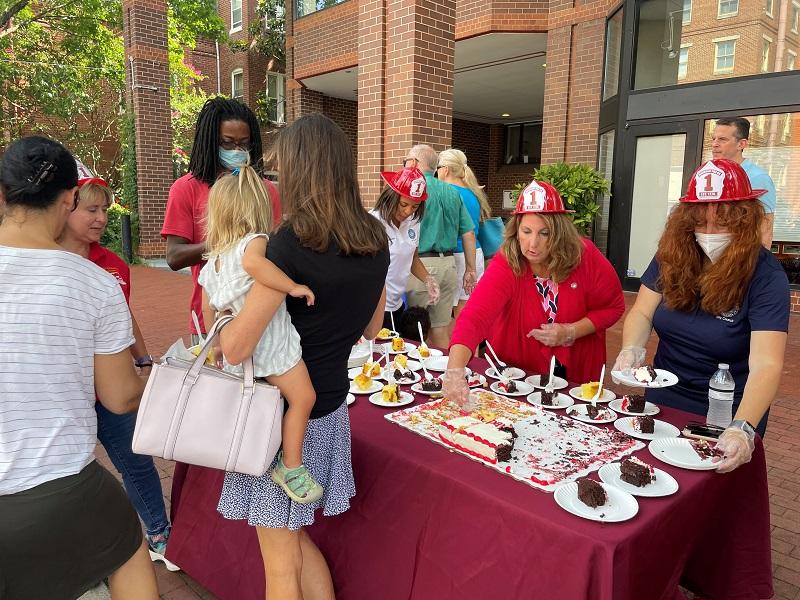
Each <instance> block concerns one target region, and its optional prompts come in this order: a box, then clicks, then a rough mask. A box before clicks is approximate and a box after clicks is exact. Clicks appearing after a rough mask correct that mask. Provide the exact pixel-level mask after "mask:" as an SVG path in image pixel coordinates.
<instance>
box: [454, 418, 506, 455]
mask: <svg viewBox="0 0 800 600" xmlns="http://www.w3.org/2000/svg"><path fill="white" fill-rule="evenodd" d="M439 435H440V436H441V437H442V439H443V440H445V441H447V442H450V443H451V444H453V445H455V446H459V447H460V448H463V449H464V450H467V451H468V452H471V453H473V454H476V455H478V456H481V457H484V458H486V460H488V461H490V462H494V461H496V460H497V447H498V446H501V445H504V444H510V443H511V439H512V436H511V433H509V432H507V431H501V430H499V429H498V428H497V427H496V426H494V425H491V424H489V423H482V422H481V421H479V420H478V419H474V418H472V417H456V418H454V419H449V420H448V421H445V422H444V423H442V424H440V425H439Z"/></svg>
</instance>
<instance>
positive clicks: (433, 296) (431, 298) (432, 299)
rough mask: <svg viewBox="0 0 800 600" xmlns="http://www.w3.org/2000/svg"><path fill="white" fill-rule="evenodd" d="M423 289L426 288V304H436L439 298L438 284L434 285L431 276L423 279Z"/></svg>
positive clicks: (434, 281)
mask: <svg viewBox="0 0 800 600" xmlns="http://www.w3.org/2000/svg"><path fill="white" fill-rule="evenodd" d="M425 287H426V288H428V304H437V303H438V302H439V298H440V297H441V292H440V291H439V284H438V283H436V280H435V279H434V278H433V275H428V276H427V277H426V278H425Z"/></svg>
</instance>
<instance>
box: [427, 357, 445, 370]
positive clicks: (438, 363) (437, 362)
mask: <svg viewBox="0 0 800 600" xmlns="http://www.w3.org/2000/svg"><path fill="white" fill-rule="evenodd" d="M448 360H450V357H449V356H431V357H430V358H424V359H422V362H423V363H425V368H426V369H428V371H442V372H444V371H447V361H448Z"/></svg>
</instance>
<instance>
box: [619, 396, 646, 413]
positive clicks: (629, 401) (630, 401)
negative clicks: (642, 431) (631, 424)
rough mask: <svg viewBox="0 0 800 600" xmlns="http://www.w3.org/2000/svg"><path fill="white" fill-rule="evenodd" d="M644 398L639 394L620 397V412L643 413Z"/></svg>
mask: <svg viewBox="0 0 800 600" xmlns="http://www.w3.org/2000/svg"><path fill="white" fill-rule="evenodd" d="M644 404H645V402H644V396H642V395H641V394H625V395H624V396H623V397H622V410H623V411H624V412H632V413H643V412H644Z"/></svg>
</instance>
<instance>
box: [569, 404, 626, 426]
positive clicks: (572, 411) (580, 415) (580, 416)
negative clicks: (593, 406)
mask: <svg viewBox="0 0 800 600" xmlns="http://www.w3.org/2000/svg"><path fill="white" fill-rule="evenodd" d="M587 406H588V404H576V405H574V406H571V407H569V408H568V409H567V414H568V415H569V416H570V417H572V418H573V419H577V420H578V421H583V422H584V423H591V424H592V425H601V424H602V423H613V422H614V421H615V420H616V418H617V413H615V412H614V411H613V410H610V409H608V408H606V407H605V406H600V407H598V408H599V409H600V410H603V411H606V412H608V413H611V414H610V415H609V416H608V417H606V418H605V419H598V420H594V419H590V418H589V415H588V413H587V412H586V407H587Z"/></svg>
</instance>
